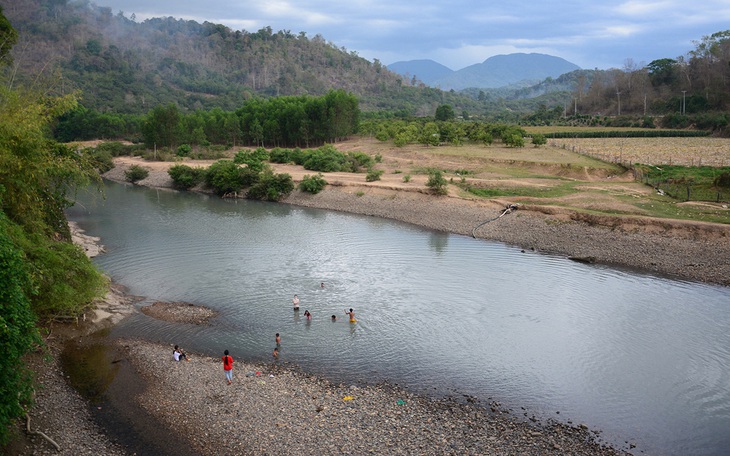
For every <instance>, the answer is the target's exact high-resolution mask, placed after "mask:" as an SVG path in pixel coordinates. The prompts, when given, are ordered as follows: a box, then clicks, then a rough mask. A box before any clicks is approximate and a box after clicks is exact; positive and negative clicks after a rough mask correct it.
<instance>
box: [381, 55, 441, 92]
mask: <svg viewBox="0 0 730 456" xmlns="http://www.w3.org/2000/svg"><path fill="white" fill-rule="evenodd" d="M388 69H389V70H390V71H392V72H394V73H398V74H400V75H402V76H405V77H407V78H408V79H409V80H412V79H413V78H416V79H417V80H418V81H421V82H423V83H424V84H426V85H429V86H430V85H433V82H434V81H437V80H439V79H441V78H444V77H447V76H448V75H451V74H453V73H454V70H452V69H451V68H448V67H446V66H444V65H441V64H440V63H438V62H434V61H433V60H429V59H425V60H408V61H400V62H395V63H391V64H390V65H388Z"/></svg>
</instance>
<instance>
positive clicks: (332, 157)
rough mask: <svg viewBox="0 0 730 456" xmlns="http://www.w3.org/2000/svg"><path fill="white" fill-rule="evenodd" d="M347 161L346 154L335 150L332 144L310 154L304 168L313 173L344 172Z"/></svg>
mask: <svg viewBox="0 0 730 456" xmlns="http://www.w3.org/2000/svg"><path fill="white" fill-rule="evenodd" d="M346 161H347V159H346V157H345V154H343V153H342V152H340V151H338V150H337V149H335V147H334V146H332V145H331V144H326V145H324V146H322V147H320V148H319V149H317V150H315V151H314V152H311V153H310V154H309V156H308V157H307V158H306V160H305V161H304V168H305V169H308V170H311V171H321V172H324V173H330V172H336V171H342V167H343V165H344V164H345V162H346Z"/></svg>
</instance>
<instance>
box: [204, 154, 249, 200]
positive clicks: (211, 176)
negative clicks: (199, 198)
mask: <svg viewBox="0 0 730 456" xmlns="http://www.w3.org/2000/svg"><path fill="white" fill-rule="evenodd" d="M257 177H258V173H253V172H252V171H251V170H247V169H245V168H242V167H240V166H238V165H237V164H235V163H233V162H232V161H231V160H218V161H217V162H215V163H213V164H212V165H210V168H208V170H207V171H206V172H205V179H204V180H205V184H206V185H207V186H208V187H210V188H211V189H212V190H213V192H215V194H216V195H221V196H222V195H225V194H226V193H233V192H237V191H239V190H241V189H242V188H243V187H246V186H248V185H251V184H252V183H253V181H255V180H256V178H257Z"/></svg>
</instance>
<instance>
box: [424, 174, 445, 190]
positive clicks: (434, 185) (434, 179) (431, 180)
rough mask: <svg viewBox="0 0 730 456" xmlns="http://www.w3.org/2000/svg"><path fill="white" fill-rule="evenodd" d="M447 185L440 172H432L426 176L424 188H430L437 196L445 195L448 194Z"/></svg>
mask: <svg viewBox="0 0 730 456" xmlns="http://www.w3.org/2000/svg"><path fill="white" fill-rule="evenodd" d="M448 184H449V183H448V181H447V180H446V179H445V178H444V176H443V174H442V173H441V171H438V170H433V171H431V172H430V173H429V174H428V181H426V187H428V188H430V189H431V191H433V192H434V193H436V194H437V195H446V194H447V193H448V188H447V186H448Z"/></svg>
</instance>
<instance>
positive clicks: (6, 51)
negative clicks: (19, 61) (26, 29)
mask: <svg viewBox="0 0 730 456" xmlns="http://www.w3.org/2000/svg"><path fill="white" fill-rule="evenodd" d="M17 42H18V32H17V31H16V30H15V29H14V28H13V26H12V25H11V24H10V21H9V20H8V18H6V17H5V15H4V14H3V7H2V5H0V66H2V65H10V64H12V63H13V58H12V56H11V55H10V50H11V49H12V48H13V46H15V43H17Z"/></svg>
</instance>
